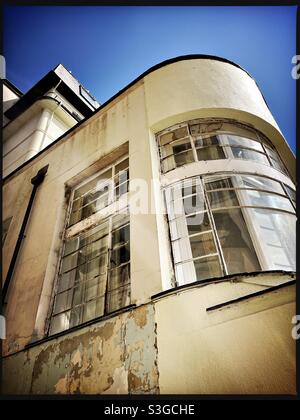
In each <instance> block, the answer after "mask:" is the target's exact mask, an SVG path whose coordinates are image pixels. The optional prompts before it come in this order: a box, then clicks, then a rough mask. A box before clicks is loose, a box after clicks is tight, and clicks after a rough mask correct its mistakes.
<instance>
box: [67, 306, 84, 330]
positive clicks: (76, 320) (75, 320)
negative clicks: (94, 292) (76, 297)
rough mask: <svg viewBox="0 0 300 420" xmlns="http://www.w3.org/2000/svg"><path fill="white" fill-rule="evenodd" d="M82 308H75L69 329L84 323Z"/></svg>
mask: <svg viewBox="0 0 300 420" xmlns="http://www.w3.org/2000/svg"><path fill="white" fill-rule="evenodd" d="M82 310H83V307H82V306H77V307H76V308H73V309H72V310H71V313H70V323H69V328H72V327H75V326H76V325H79V324H81V322H82Z"/></svg>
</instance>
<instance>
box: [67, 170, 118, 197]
mask: <svg viewBox="0 0 300 420" xmlns="http://www.w3.org/2000/svg"><path fill="white" fill-rule="evenodd" d="M111 177H112V170H111V169H109V170H108V171H106V172H104V173H102V174H101V175H99V176H97V177H96V178H94V179H92V180H91V181H90V182H87V183H86V184H84V185H83V186H82V187H80V188H77V189H76V190H75V193H74V200H76V198H78V197H82V196H83V195H85V194H86V193H87V192H88V191H91V190H93V189H96V190H101V188H103V186H104V185H105V184H106V183H107V181H108V180H110V179H111Z"/></svg>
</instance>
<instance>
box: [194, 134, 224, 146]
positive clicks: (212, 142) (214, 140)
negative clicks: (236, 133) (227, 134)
mask: <svg viewBox="0 0 300 420" xmlns="http://www.w3.org/2000/svg"><path fill="white" fill-rule="evenodd" d="M219 144H220V140H219V138H218V136H209V137H196V138H195V146H196V148H199V147H205V146H218V145H219Z"/></svg>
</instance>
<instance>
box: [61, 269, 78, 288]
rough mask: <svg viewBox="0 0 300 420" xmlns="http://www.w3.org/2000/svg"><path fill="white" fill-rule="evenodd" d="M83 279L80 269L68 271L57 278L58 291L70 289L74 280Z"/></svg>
mask: <svg viewBox="0 0 300 420" xmlns="http://www.w3.org/2000/svg"><path fill="white" fill-rule="evenodd" d="M82 279H83V276H82V273H81V271H79V270H78V269H75V270H71V271H68V272H67V273H64V274H62V275H61V276H60V277H59V280H58V293H60V292H63V291H64V290H67V289H70V288H72V287H73V286H74V284H75V282H78V281H80V280H82Z"/></svg>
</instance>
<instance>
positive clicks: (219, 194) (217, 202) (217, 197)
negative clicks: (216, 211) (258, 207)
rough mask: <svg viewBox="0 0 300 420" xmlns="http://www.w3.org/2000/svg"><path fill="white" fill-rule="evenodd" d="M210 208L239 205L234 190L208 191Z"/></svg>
mask: <svg viewBox="0 0 300 420" xmlns="http://www.w3.org/2000/svg"><path fill="white" fill-rule="evenodd" d="M207 195H208V199H209V202H210V205H211V208H217V207H234V206H239V202H238V199H237V197H236V193H235V191H234V190H224V191H214V192H208V193H207Z"/></svg>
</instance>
